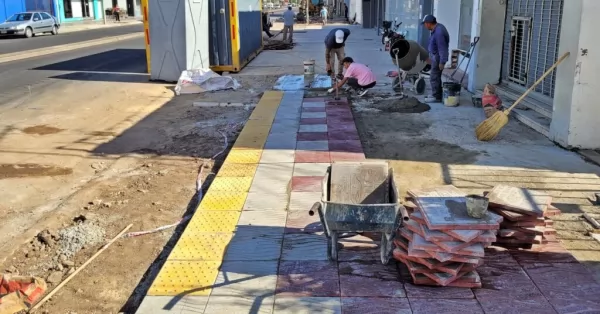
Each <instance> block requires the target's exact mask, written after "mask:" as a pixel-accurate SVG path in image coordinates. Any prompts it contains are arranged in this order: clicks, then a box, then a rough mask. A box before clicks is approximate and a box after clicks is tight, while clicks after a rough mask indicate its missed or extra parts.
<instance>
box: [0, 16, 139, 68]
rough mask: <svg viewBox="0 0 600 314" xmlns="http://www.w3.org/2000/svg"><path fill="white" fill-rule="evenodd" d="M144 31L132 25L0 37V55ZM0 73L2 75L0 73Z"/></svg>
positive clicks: (136, 25)
mask: <svg viewBox="0 0 600 314" xmlns="http://www.w3.org/2000/svg"><path fill="white" fill-rule="evenodd" d="M143 31H144V25H143V24H133V25H127V26H119V27H107V28H101V29H92V30H84V31H78V32H70V33H65V34H60V33H59V34H58V35H56V36H52V35H38V36H35V37H32V38H21V37H17V38H5V37H0V54H5V53H13V52H19V51H27V50H32V49H39V48H45V47H52V46H59V45H65V44H73V43H78V42H82V41H88V40H94V39H101V38H105V37H111V36H119V35H126V34H132V33H138V32H143ZM0 73H2V72H1V71H0Z"/></svg>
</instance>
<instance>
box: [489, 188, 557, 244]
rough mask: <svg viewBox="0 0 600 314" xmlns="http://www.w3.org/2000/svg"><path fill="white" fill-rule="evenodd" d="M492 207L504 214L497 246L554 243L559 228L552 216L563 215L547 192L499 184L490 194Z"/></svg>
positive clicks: (492, 209)
mask: <svg viewBox="0 0 600 314" xmlns="http://www.w3.org/2000/svg"><path fill="white" fill-rule="evenodd" d="M487 197H488V198H489V200H490V207H489V210H490V211H492V212H494V213H496V214H498V215H500V216H502V217H504V221H503V222H502V223H501V224H500V231H499V232H498V239H497V240H496V242H495V243H494V245H497V246H502V247H506V248H521V249H531V248H532V247H533V245H539V244H548V243H554V242H557V241H558V240H557V239H556V237H555V235H556V230H554V229H553V228H552V225H553V223H552V220H550V219H549V217H552V216H556V215H560V210H558V209H557V208H556V207H554V206H552V205H551V203H552V197H551V196H550V195H548V194H546V193H543V192H539V191H532V190H528V189H523V188H517V187H512V186H506V185H498V186H496V187H494V188H493V189H492V191H491V192H490V193H488V194H487Z"/></svg>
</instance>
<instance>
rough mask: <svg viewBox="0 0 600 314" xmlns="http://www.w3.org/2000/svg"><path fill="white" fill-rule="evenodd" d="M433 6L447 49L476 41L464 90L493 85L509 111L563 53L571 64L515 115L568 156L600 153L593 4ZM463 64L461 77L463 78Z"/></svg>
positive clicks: (446, 2) (488, 0) (457, 2)
mask: <svg viewBox="0 0 600 314" xmlns="http://www.w3.org/2000/svg"><path fill="white" fill-rule="evenodd" d="M565 4H566V1H565V0H435V2H434V14H435V15H436V17H437V18H438V21H439V22H441V23H443V24H444V25H445V26H446V28H448V32H449V33H450V36H451V44H450V46H451V47H450V49H460V50H463V51H467V50H469V47H470V45H471V43H472V42H474V40H475V38H476V37H478V39H479V42H478V43H477V46H476V47H475V50H474V53H473V56H472V60H471V64H470V66H469V69H467V70H466V72H467V74H468V81H469V83H468V86H469V90H471V91H478V90H481V89H482V88H483V86H484V85H485V84H486V83H492V84H497V86H498V90H499V93H500V95H501V96H502V98H503V99H504V100H505V103H506V104H511V103H512V101H514V100H515V99H516V98H518V96H520V95H521V94H522V93H523V92H524V91H525V90H527V89H529V88H530V87H531V86H533V84H534V83H535V82H536V81H537V80H538V79H540V78H541V77H542V75H543V74H544V72H545V71H546V70H547V69H548V68H550V67H551V66H552V65H553V64H554V63H555V62H556V60H557V59H558V58H559V57H560V56H561V55H562V54H563V53H564V52H567V51H568V52H570V57H569V58H568V59H566V60H565V61H564V62H563V63H562V64H561V65H559V66H558V68H557V69H556V71H554V72H553V73H552V74H551V75H548V76H547V77H546V78H544V79H543V80H542V81H541V83H540V84H539V85H537V86H536V87H535V88H534V89H533V91H532V92H531V93H530V94H529V96H528V97H527V98H526V99H525V101H524V102H523V103H522V105H519V107H517V109H515V110H514V111H513V115H514V116H515V117H516V118H517V119H519V120H520V121H522V122H523V123H525V124H527V125H529V126H530V127H532V128H533V129H534V130H536V131H538V132H540V133H542V134H544V135H546V136H547V137H549V138H550V139H551V140H553V141H555V142H556V143H558V144H560V145H562V146H565V147H569V148H600V132H595V130H594V129H593V126H594V125H595V124H596V122H597V121H598V120H599V119H598V114H599V113H600V106H597V105H595V97H594V96H595V94H594V91H595V90H600V89H598V87H600V85H599V86H598V87H596V85H597V83H596V80H594V79H593V77H594V74H595V72H596V71H595V69H596V68H598V67H599V66H600V61H596V58H594V56H595V55H596V54H599V55H600V51H596V50H595V47H596V46H599V48H600V44H597V43H596V42H597V41H595V40H593V39H592V32H593V31H592V30H593V29H595V27H594V25H592V21H593V16H594V15H595V13H600V2H597V1H596V2H594V1H591V0H569V2H568V5H565ZM465 66H466V62H463V64H462V66H461V70H465Z"/></svg>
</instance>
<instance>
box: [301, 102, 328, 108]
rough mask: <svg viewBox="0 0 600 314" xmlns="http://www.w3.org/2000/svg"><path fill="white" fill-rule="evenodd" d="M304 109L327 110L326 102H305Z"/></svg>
mask: <svg viewBox="0 0 600 314" xmlns="http://www.w3.org/2000/svg"><path fill="white" fill-rule="evenodd" d="M302 107H305V108H325V102H324V101H321V102H303V103H302Z"/></svg>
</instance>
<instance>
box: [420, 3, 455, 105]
mask: <svg viewBox="0 0 600 314" xmlns="http://www.w3.org/2000/svg"><path fill="white" fill-rule="evenodd" d="M421 24H423V25H425V28H427V30H429V31H430V32H431V35H430V36H429V47H428V50H429V58H430V59H431V72H430V75H429V82H430V84H431V96H427V97H425V102H428V103H432V102H442V96H443V95H442V71H444V67H445V66H446V62H448V45H449V44H450V35H449V34H448V30H447V29H446V27H445V26H444V25H442V24H440V23H438V22H437V19H436V18H435V16H433V15H426V16H425V17H424V18H423V22H422V23H421Z"/></svg>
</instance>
